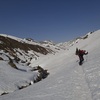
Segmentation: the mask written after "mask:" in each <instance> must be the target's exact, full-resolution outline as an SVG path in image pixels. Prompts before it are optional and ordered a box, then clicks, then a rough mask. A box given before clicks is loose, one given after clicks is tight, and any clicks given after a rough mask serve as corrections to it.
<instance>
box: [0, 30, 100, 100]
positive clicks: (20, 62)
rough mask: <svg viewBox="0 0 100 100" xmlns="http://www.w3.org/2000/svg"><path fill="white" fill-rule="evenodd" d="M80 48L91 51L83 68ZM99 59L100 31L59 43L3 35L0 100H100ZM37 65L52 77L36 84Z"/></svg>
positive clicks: (0, 43)
mask: <svg viewBox="0 0 100 100" xmlns="http://www.w3.org/2000/svg"><path fill="white" fill-rule="evenodd" d="M3 40H4V41H3ZM5 40H6V41H5ZM13 44H14V45H15V46H14V45H13ZM34 45H35V47H36V48H35V49H34V48H33V47H34ZM77 47H78V48H79V49H84V50H86V51H88V52H89V54H88V55H86V56H84V59H85V61H84V63H83V65H82V66H79V65H78V57H77V56H76V55H75V50H76V48H77ZM99 59H100V30H98V31H95V32H89V33H87V34H86V35H85V36H83V37H79V38H76V39H74V40H71V41H68V42H65V43H59V44H54V43H53V42H52V41H44V42H35V41H30V40H27V39H24V40H23V39H20V38H16V37H13V36H6V35H0V94H1V96H0V100H99V99H100V61H99ZM38 65H39V66H41V67H42V68H44V69H47V71H48V72H49V75H48V77H47V78H45V79H44V80H42V81H40V82H38V83H36V84H34V80H35V79H36V78H37V77H38V75H39V74H40V73H39V72H38V71H37V70H35V68H36V69H37V67H35V66H38ZM26 87H27V88H26Z"/></svg>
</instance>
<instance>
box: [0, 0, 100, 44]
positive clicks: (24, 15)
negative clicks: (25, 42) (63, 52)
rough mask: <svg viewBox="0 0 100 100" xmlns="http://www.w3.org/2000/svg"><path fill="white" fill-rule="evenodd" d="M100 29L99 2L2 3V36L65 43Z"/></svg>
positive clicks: (39, 0)
mask: <svg viewBox="0 0 100 100" xmlns="http://www.w3.org/2000/svg"><path fill="white" fill-rule="evenodd" d="M98 29H100V0H0V33H3V34H8V35H13V36H17V37H20V38H33V39H34V40H37V41H41V40H52V41H54V42H65V41H68V40H71V39H73V38H75V37H78V36H82V35H84V34H86V33H88V32H90V31H95V30H98Z"/></svg>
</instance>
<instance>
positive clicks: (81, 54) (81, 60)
mask: <svg viewBox="0 0 100 100" xmlns="http://www.w3.org/2000/svg"><path fill="white" fill-rule="evenodd" d="M87 54H88V52H86V50H80V49H78V48H76V55H78V56H79V60H80V61H79V65H82V63H83V61H84V58H83V56H84V55H87Z"/></svg>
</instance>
